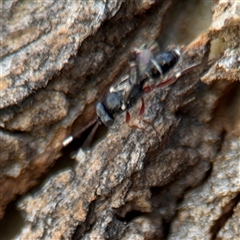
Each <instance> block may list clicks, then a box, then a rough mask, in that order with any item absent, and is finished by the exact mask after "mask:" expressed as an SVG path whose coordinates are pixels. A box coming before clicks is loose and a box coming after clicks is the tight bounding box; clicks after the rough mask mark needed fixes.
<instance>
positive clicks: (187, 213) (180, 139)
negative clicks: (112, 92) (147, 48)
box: [0, 0, 240, 240]
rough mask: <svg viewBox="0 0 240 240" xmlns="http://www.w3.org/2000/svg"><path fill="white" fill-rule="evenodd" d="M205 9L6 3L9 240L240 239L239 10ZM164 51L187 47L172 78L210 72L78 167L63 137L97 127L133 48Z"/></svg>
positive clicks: (3, 189) (119, 125)
mask: <svg viewBox="0 0 240 240" xmlns="http://www.w3.org/2000/svg"><path fill="white" fill-rule="evenodd" d="M206 2H207V1H199V2H198V3H197V2H196V3H189V2H188V3H187V2H184V1H183V2H182V3H179V2H178V1H161V2H159V1H150V0H142V1H139V0H138V1H131V4H129V2H128V1H126V2H125V1H121V0H118V1H97V0H95V1H81V2H79V1H69V2H68V1H66V2H64V1H60V2H59V1H51V2H49V1H47V2H46V3H45V4H40V2H38V1H34V2H33V3H32V4H29V3H27V2H22V1H21V2H19V1H6V2H4V3H3V6H2V14H1V18H2V21H1V22H2V24H4V25H3V27H2V52H1V57H2V58H1V59H2V60H1V69H2V76H1V85H0V90H1V91H0V97H1V101H0V108H1V109H0V124H1V129H0V131H1V133H0V138H1V146H0V148H1V152H0V159H1V162H0V164H1V170H2V171H1V179H0V203H1V209H0V217H1V218H3V219H2V222H1V224H0V227H1V232H2V233H3V239H11V238H13V236H15V237H16V235H17V239H22V240H26V239H54V240H56V239H126V240H127V239H163V238H164V239H215V238H218V239H237V238H238V237H239V235H240V233H239V227H238V223H237V219H239V214H240V212H239V211H240V210H239V201H240V194H239V192H240V173H239V171H240V169H239V167H240V166H239V165H240V160H239V159H240V151H239V149H240V123H239V118H240V107H239V106H240V83H239V80H240V41H239V39H240V3H239V2H237V1H230V0H229V1H219V2H217V3H213V4H212V6H209V2H207V4H206ZM211 7H213V15H212V16H211V14H210V11H211ZM195 10H197V13H198V14H196V12H194V11H195ZM208 11H209V14H208V15H207V13H208ZM197 16H200V18H198V17H197ZM202 16H203V17H204V21H202V18H201V17H202ZM207 19H209V21H208V20H207ZM198 22H200V23H199V24H198ZM182 32H183V33H182ZM173 35H174V37H173ZM182 35H184V37H183V36H182ZM153 40H156V41H157V42H158V43H159V44H160V46H161V47H166V46H168V45H171V44H174V45H182V46H181V50H182V52H183V56H182V59H181V61H180V63H179V64H178V65H177V67H176V68H175V69H174V70H173V71H172V72H171V73H169V75H173V74H174V73H176V72H179V71H181V70H183V69H186V68H187V67H188V66H190V65H191V64H194V63H199V65H198V66H197V67H196V68H195V69H193V70H192V71H190V72H188V73H187V74H185V75H184V76H182V77H180V78H179V79H178V81H177V82H176V83H174V84H173V85H171V86H170V87H168V88H165V89H155V90H153V91H152V92H151V93H149V94H146V95H145V96H144V100H145V105H146V106H145V113H144V115H143V116H142V117H141V118H139V117H138V113H139V109H140V102H139V103H137V104H136V106H134V107H133V108H132V109H131V110H130V114H131V122H130V124H129V125H130V126H128V125H127V124H126V123H125V121H124V119H125V115H123V114H122V115H119V116H118V117H117V119H116V123H115V125H114V128H113V129H108V130H107V131H106V129H101V130H102V131H105V132H104V133H102V134H101V136H100V137H98V141H96V142H95V144H94V145H93V146H92V147H91V148H90V149H89V150H88V151H84V150H82V149H78V151H77V154H76V156H75V158H74V159H70V158H69V155H70V153H71V152H72V151H73V149H74V145H75V143H76V142H74V143H73V144H71V145H70V146H68V147H66V148H65V149H63V147H62V141H63V140H64V138H65V137H66V136H68V135H69V134H71V133H73V132H75V131H78V130H81V129H83V128H84V127H85V126H86V125H87V124H88V123H89V122H90V121H92V120H93V119H94V118H95V111H94V106H95V103H96V101H98V100H99V99H101V98H103V97H104V94H105V93H106V92H107V91H108V88H109V86H110V85H111V83H112V82H114V81H117V79H118V78H119V77H120V76H121V74H122V73H123V72H124V71H126V70H127V69H128V64H127V62H128V60H129V56H130V53H131V50H132V49H133V48H134V47H139V46H141V44H142V43H145V42H149V41H153ZM183 44H184V45H185V46H183ZM77 148H79V143H78V146H77ZM60 155H63V156H62V157H61V158H59V157H60ZM54 163H55V165H54V167H53V168H52V169H53V170H52V171H51V170H50V172H49V173H48V174H47V175H46V172H47V170H49V169H51V167H52V166H53V164H54ZM42 176H45V177H44V178H40V177H42ZM38 183H39V184H38ZM37 184H38V185H37ZM35 185H37V186H36V187H35V188H34V189H33V188H32V187H33V186H35ZM18 195H25V196H22V197H20V198H19V197H18V199H17V201H16V202H15V205H16V209H15V210H11V209H7V211H6V206H7V204H9V203H10V202H11V201H13V200H14V199H15V198H16V197H17V196H18ZM5 211H6V214H5ZM11 211H15V212H14V214H15V215H14V214H11V213H12V212H11ZM16 212H17V213H19V212H20V213H21V214H22V216H21V217H19V218H16V217H15V218H14V216H16ZM4 214H5V215H4ZM11 215H12V218H11ZM16 219H19V220H16ZM17 221H19V222H18V223H17ZM9 222H11V225H14V222H15V224H16V225H18V226H19V228H17V230H15V232H14V233H9V231H8V228H9V225H8V224H9ZM20 222H21V223H20ZM10 229H11V228H10ZM10 232H11V231H10ZM4 234H5V235H4Z"/></svg>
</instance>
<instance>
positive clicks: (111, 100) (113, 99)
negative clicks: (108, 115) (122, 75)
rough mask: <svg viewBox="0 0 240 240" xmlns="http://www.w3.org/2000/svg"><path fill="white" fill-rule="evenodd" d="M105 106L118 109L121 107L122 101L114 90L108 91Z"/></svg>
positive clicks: (111, 109)
mask: <svg viewBox="0 0 240 240" xmlns="http://www.w3.org/2000/svg"><path fill="white" fill-rule="evenodd" d="M105 104H106V107H107V108H108V109H109V110H110V111H113V110H115V111H116V110H118V109H120V108H121V105H122V101H121V98H120V96H119V95H118V94H117V93H116V92H112V93H109V94H108V95H107V97H106V100H105Z"/></svg>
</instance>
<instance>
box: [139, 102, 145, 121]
mask: <svg viewBox="0 0 240 240" xmlns="http://www.w3.org/2000/svg"><path fill="white" fill-rule="evenodd" d="M141 102H142V105H141V108H140V112H139V116H140V117H142V115H143V114H144V112H145V103H144V99H143V98H141Z"/></svg>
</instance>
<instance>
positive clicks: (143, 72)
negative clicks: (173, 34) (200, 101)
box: [63, 44, 193, 146]
mask: <svg viewBox="0 0 240 240" xmlns="http://www.w3.org/2000/svg"><path fill="white" fill-rule="evenodd" d="M156 49H157V48H156V45H153V44H151V45H144V46H143V47H141V48H140V49H135V50H134V51H133V53H132V56H131V59H130V63H129V72H128V74H127V75H126V76H124V77H122V78H121V79H120V81H119V82H117V83H116V84H115V85H114V86H112V87H111V88H110V89H109V92H108V94H107V95H106V97H105V99H104V101H102V102H98V103H97V105H96V114H97V119H96V120H95V121H94V122H91V124H89V125H88V126H86V127H85V128H84V129H83V130H81V132H79V133H76V134H74V135H71V136H69V137H68V138H66V139H65V140H64V141H63V145H64V146H66V145H68V144H69V143H70V142H71V141H72V140H73V139H74V138H75V137H78V136H79V135H81V133H82V132H83V131H85V129H87V128H88V127H90V126H91V125H94V124H95V126H94V127H93V129H92V131H91V133H90V135H89V136H88V139H90V140H88V141H91V139H92V137H93V136H94V134H95V132H96V130H97V128H98V126H99V125H100V124H104V125H105V126H106V127H111V126H112V125H113V123H114V120H115V117H116V116H117V115H119V114H121V113H122V112H126V122H129V120H130V115H129V113H128V109H130V108H131V107H132V106H134V104H135V103H136V102H137V101H138V100H139V99H142V107H141V110H140V115H142V114H143V113H144V101H143V98H142V96H143V94H144V93H147V92H150V91H151V90H152V89H154V88H157V87H160V88H161V87H165V86H169V85H171V84H172V83H174V82H175V81H176V79H177V78H178V77H179V76H181V75H182V73H183V72H186V71H188V70H189V69H190V68H192V67H193V66H191V67H190V68H188V69H186V70H184V71H183V72H181V73H177V74H176V75H175V76H174V77H172V78H169V79H166V80H165V79H164V75H165V74H166V73H167V72H168V71H169V70H171V69H172V68H173V67H174V66H175V65H176V64H177V62H178V61H179V59H180V56H181V53H180V50H179V49H177V48H174V49H172V50H168V51H165V52H159V51H156Z"/></svg>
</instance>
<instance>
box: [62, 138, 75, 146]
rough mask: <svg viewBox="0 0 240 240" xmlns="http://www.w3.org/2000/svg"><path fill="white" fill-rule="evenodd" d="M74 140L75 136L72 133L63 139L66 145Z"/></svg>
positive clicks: (63, 143)
mask: <svg viewBox="0 0 240 240" xmlns="http://www.w3.org/2000/svg"><path fill="white" fill-rule="evenodd" d="M72 140H73V136H72V135H71V136H69V137H67V138H65V139H64V140H63V142H62V145H63V146H64V147H66V146H67V145H68V144H69V143H70V142H72Z"/></svg>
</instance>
